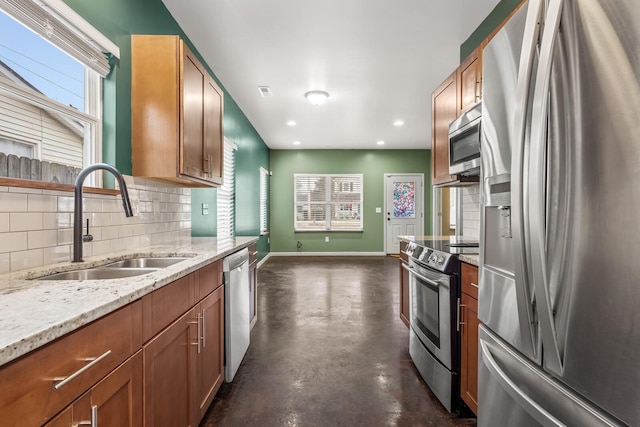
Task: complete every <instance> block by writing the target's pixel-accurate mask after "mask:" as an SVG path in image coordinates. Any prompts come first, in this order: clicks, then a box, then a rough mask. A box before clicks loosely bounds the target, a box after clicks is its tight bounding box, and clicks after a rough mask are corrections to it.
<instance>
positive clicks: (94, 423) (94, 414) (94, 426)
mask: <svg viewBox="0 0 640 427" xmlns="http://www.w3.org/2000/svg"><path fill="white" fill-rule="evenodd" d="M78 426H91V427H98V405H92V406H91V421H80V422H79V423H77V424H74V425H73V427H78Z"/></svg>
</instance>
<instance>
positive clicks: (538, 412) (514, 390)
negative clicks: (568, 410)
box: [480, 341, 564, 426]
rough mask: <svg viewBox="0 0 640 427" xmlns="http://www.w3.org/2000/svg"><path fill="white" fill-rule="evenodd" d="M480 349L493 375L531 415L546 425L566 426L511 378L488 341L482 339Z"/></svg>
mask: <svg viewBox="0 0 640 427" xmlns="http://www.w3.org/2000/svg"><path fill="white" fill-rule="evenodd" d="M480 350H481V354H482V360H483V362H484V364H485V366H486V367H487V369H489V372H491V373H492V374H493V377H494V378H495V379H496V380H497V381H498V382H499V383H500V385H501V386H502V388H503V389H504V390H505V391H506V392H507V393H508V394H509V396H511V398H512V399H513V400H515V401H516V402H518V404H519V405H520V406H521V407H522V408H523V409H525V410H526V411H527V413H529V415H531V416H532V417H533V418H535V419H536V420H537V421H538V422H540V424H542V425H545V426H548V425H551V426H564V424H563V423H561V422H560V421H559V420H558V419H557V418H555V417H554V416H553V415H551V414H550V413H549V412H547V411H546V410H545V409H544V408H543V407H541V406H540V405H538V404H537V403H536V402H535V401H534V400H533V399H532V398H530V397H529V396H527V394H526V393H525V392H524V391H523V390H522V389H521V388H520V387H518V385H517V384H516V383H515V382H513V381H512V380H511V379H510V378H509V376H508V375H507V374H506V373H505V372H504V371H503V370H502V369H501V368H500V365H499V364H498V362H496V360H495V359H494V357H493V355H492V354H491V349H490V348H489V345H488V344H487V343H486V342H484V341H480Z"/></svg>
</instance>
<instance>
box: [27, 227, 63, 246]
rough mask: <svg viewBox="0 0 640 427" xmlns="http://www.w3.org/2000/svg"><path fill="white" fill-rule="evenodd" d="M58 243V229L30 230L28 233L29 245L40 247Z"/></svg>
mask: <svg viewBox="0 0 640 427" xmlns="http://www.w3.org/2000/svg"><path fill="white" fill-rule="evenodd" d="M57 244H58V232H57V231H56V230H40V231H29V232H28V233H27V247H28V248H29V249H40V248H48V247H51V246H56V245H57Z"/></svg>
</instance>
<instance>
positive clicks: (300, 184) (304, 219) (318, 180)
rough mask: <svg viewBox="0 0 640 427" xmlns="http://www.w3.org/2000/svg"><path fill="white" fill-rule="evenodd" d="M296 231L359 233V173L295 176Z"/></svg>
mask: <svg viewBox="0 0 640 427" xmlns="http://www.w3.org/2000/svg"><path fill="white" fill-rule="evenodd" d="M293 181H294V187H295V188H294V197H295V203H294V209H295V212H294V230H295V231H362V199H363V197H362V195H363V186H362V174H341V175H329V174H294V179H293Z"/></svg>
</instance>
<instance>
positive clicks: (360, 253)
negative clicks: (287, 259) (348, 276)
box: [269, 252, 387, 256]
mask: <svg viewBox="0 0 640 427" xmlns="http://www.w3.org/2000/svg"><path fill="white" fill-rule="evenodd" d="M269 254H270V255H271V256H385V255H387V254H385V253H384V252H269Z"/></svg>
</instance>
